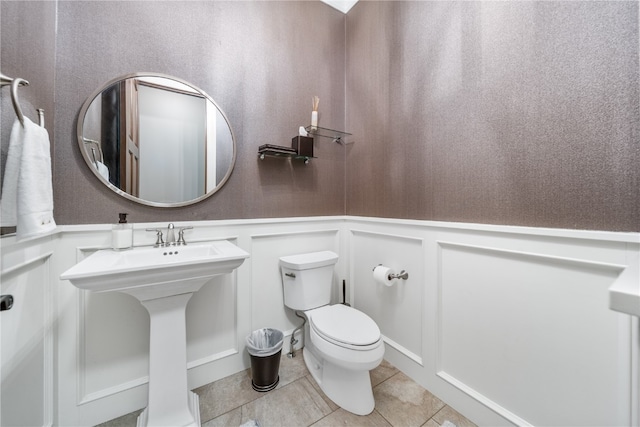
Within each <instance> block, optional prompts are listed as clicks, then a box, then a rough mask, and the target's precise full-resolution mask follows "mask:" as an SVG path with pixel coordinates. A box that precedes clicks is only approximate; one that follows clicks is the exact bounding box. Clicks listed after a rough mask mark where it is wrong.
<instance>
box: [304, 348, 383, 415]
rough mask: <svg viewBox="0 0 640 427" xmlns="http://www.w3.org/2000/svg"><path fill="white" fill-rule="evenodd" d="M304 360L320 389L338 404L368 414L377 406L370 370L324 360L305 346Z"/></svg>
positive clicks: (355, 411) (358, 413) (360, 413)
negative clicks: (352, 367)
mask: <svg viewBox="0 0 640 427" xmlns="http://www.w3.org/2000/svg"><path fill="white" fill-rule="evenodd" d="M302 354H303V356H304V362H305V364H306V365H307V368H308V369H309V372H311V376H312V377H313V379H314V380H315V381H316V382H317V383H318V385H319V386H320V389H322V391H323V392H324V394H326V395H327V397H328V398H329V399H331V400H332V401H333V402H334V403H335V404H336V405H338V406H340V407H341V408H342V409H344V410H346V411H349V412H352V413H354V414H356V415H368V414H370V413H371V412H372V411H373V408H374V407H375V401H374V400H373V389H372V388H371V379H370V377H369V371H366V370H364V371H360V370H358V371H356V370H351V369H344V368H342V367H340V366H336V365H335V364H333V363H331V362H328V361H326V360H322V359H321V358H319V357H317V356H316V355H315V354H314V353H313V351H311V350H310V349H309V348H308V347H305V348H304V350H303V351H302Z"/></svg>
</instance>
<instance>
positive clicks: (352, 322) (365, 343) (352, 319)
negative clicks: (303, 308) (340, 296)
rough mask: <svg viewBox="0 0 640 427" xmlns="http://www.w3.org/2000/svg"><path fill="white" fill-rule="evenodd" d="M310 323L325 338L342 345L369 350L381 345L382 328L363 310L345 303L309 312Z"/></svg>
mask: <svg viewBox="0 0 640 427" xmlns="http://www.w3.org/2000/svg"><path fill="white" fill-rule="evenodd" d="M307 317H308V318H309V324H310V326H311V327H312V328H313V330H314V331H315V332H316V333H317V334H318V335H319V336H320V337H321V338H323V339H324V340H326V341H328V342H330V343H332V344H335V345H338V346H340V347H344V348H349V349H353V350H360V351H367V350H371V349H372V348H375V347H377V346H378V345H379V342H380V339H381V336H380V328H378V325H377V324H376V322H374V321H373V319H371V318H370V317H369V316H367V315H366V314H364V313H363V312H361V311H359V310H356V309H354V308H351V307H348V306H346V305H343V304H336V305H330V306H329V305H327V306H323V307H319V308H316V309H313V310H311V311H309V312H307Z"/></svg>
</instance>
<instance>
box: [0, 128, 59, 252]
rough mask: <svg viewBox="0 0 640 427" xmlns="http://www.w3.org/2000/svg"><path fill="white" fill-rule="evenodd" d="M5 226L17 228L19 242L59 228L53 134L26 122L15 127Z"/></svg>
mask: <svg viewBox="0 0 640 427" xmlns="http://www.w3.org/2000/svg"><path fill="white" fill-rule="evenodd" d="M0 208H1V211H0V216H1V223H2V226H14V225H15V226H16V237H17V239H18V240H21V239H26V238H29V237H33V236H37V235H38V234H42V233H47V232H49V231H52V230H54V229H55V228H56V223H55V221H54V219H53V188H52V181H51V155H50V153H49V133H48V132H47V130H46V129H45V128H43V127H40V126H38V125H36V124H35V123H33V122H32V121H31V120H29V119H28V118H27V117H25V118H24V126H23V125H21V124H20V122H19V121H18V120H16V121H15V123H14V124H13V129H12V130H11V137H10V140H9V152H8V154H7V163H6V166H5V172H4V179H3V183H2V198H1V199H0Z"/></svg>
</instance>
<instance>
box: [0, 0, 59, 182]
mask: <svg viewBox="0 0 640 427" xmlns="http://www.w3.org/2000/svg"><path fill="white" fill-rule="evenodd" d="M55 12H56V5H55V3H54V2H27V1H5V0H3V1H2V2H1V3H0V24H1V25H0V29H1V30H0V69H1V70H2V73H3V74H5V75H7V76H9V77H12V78H17V77H20V78H22V79H25V80H27V81H28V82H29V86H23V87H20V88H19V89H18V99H19V101H20V106H21V108H22V112H23V114H24V115H25V117H28V118H29V119H30V120H32V121H33V122H34V123H38V113H37V111H36V109H38V108H42V109H44V111H45V123H46V125H47V129H48V131H49V136H50V137H51V140H52V141H53V139H54V135H53V117H54V116H53V114H54V111H53V102H54V88H53V80H54V73H53V70H54V64H55V22H56V21H55V20H56V14H55ZM0 103H1V107H2V115H1V121H0V135H1V137H2V138H1V139H0V141H1V147H2V150H1V156H0V167H1V168H2V170H4V163H5V161H6V155H7V151H8V149H9V135H10V134H11V127H12V126H13V122H14V121H15V119H16V114H15V112H14V109H13V105H12V104H11V89H10V88H9V86H5V87H3V88H2V90H1V91H0ZM0 175H1V174H0ZM0 182H2V177H1V176H0Z"/></svg>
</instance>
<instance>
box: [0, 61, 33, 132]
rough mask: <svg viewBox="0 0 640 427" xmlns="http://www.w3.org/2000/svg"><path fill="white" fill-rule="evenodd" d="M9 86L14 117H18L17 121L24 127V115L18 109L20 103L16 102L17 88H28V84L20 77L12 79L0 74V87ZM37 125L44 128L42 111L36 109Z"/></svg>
mask: <svg viewBox="0 0 640 427" xmlns="http://www.w3.org/2000/svg"><path fill="white" fill-rule="evenodd" d="M9 85H11V102H12V103H13V109H14V110H15V112H16V116H18V120H20V123H21V124H22V126H24V114H23V113H22V108H21V107H20V101H19V100H18V87H20V86H29V82H28V81H26V80H25V79H21V78H20V77H16V78H15V79H12V78H11V77H8V76H6V75H4V74H2V73H0V86H9ZM37 111H38V124H39V125H40V126H42V127H44V110H43V109H42V108H38V110H37Z"/></svg>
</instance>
